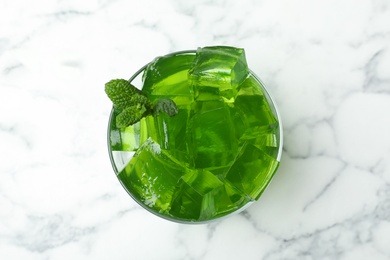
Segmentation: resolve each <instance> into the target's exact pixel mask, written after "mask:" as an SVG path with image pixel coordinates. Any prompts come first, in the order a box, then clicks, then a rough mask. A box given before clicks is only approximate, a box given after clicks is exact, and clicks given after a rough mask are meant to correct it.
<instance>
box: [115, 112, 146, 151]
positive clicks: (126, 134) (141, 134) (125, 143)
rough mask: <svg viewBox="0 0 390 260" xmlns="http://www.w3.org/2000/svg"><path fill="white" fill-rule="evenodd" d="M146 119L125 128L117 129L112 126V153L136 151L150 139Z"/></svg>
mask: <svg viewBox="0 0 390 260" xmlns="http://www.w3.org/2000/svg"><path fill="white" fill-rule="evenodd" d="M148 135H149V134H148V129H147V127H146V121H145V118H143V119H141V121H139V122H137V123H135V124H133V125H130V126H128V127H124V128H116V127H115V126H114V124H111V128H110V145H111V150H112V151H136V150H137V149H138V148H139V147H140V145H141V144H142V143H143V142H144V141H145V140H146V139H147V138H148Z"/></svg>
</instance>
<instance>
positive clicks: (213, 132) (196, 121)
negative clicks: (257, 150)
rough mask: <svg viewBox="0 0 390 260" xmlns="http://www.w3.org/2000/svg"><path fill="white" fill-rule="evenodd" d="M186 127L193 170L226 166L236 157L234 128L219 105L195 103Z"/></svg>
mask: <svg viewBox="0 0 390 260" xmlns="http://www.w3.org/2000/svg"><path fill="white" fill-rule="evenodd" d="M192 112H193V113H194V114H193V116H192V118H191V121H190V126H189V133H190V134H189V140H188V146H189V152H190V154H191V155H192V157H193V159H194V166H195V168H206V169H207V168H210V167H211V168H212V167H220V166H226V165H228V164H229V163H230V162H231V161H232V160H233V159H234V158H235V156H236V154H237V150H238V148H237V142H236V140H235V134H234V126H233V123H232V121H231V117H230V112H229V108H228V106H227V105H226V104H225V103H224V102H222V101H198V102H195V104H194V109H193V111H192Z"/></svg>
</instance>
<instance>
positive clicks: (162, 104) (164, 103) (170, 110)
mask: <svg viewBox="0 0 390 260" xmlns="http://www.w3.org/2000/svg"><path fill="white" fill-rule="evenodd" d="M160 112H164V113H165V114H167V115H169V116H174V115H176V114H177V113H178V112H179V109H178V108H177V106H176V104H175V102H173V100H172V99H169V98H160V99H159V100H157V103H156V104H155V105H154V107H153V113H154V114H155V115H158V114H159V113H160Z"/></svg>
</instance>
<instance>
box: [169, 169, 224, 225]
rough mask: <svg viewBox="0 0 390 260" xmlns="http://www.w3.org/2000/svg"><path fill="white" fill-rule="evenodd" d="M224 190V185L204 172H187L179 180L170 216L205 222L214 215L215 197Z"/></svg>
mask: <svg viewBox="0 0 390 260" xmlns="http://www.w3.org/2000/svg"><path fill="white" fill-rule="evenodd" d="M223 189H224V184H223V182H221V181H220V180H219V179H218V178H217V177H215V176H214V175H213V174H212V173H210V172H208V171H205V170H189V172H188V173H187V174H185V175H183V176H182V177H181V178H180V180H179V185H178V189H177V191H176V193H175V195H174V199H173V202H172V206H171V210H170V214H172V215H174V216H178V217H179V218H182V219H189V220H206V219H211V218H213V217H214V216H215V214H216V210H215V207H216V204H218V203H219V202H216V201H215V195H216V194H218V193H220V192H221V191H222V190H223Z"/></svg>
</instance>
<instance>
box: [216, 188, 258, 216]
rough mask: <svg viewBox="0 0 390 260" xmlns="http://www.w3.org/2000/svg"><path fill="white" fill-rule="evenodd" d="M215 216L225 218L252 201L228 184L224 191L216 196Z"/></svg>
mask: <svg viewBox="0 0 390 260" xmlns="http://www.w3.org/2000/svg"><path fill="white" fill-rule="evenodd" d="M214 200H215V202H216V203H215V211H216V213H215V215H216V216H218V217H219V216H224V215H227V214H229V213H231V212H233V211H236V210H238V209H239V208H241V207H243V206H244V205H246V204H247V203H248V202H250V201H252V199H251V198H250V197H249V196H247V195H246V194H244V193H243V192H241V191H239V190H238V189H237V188H236V187H234V186H233V185H231V183H229V182H226V183H225V185H224V187H223V189H222V190H221V191H220V192H218V193H217V194H215V197H214Z"/></svg>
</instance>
